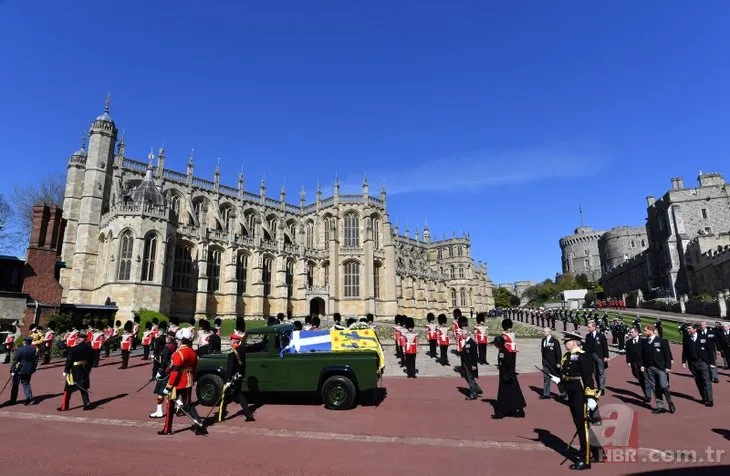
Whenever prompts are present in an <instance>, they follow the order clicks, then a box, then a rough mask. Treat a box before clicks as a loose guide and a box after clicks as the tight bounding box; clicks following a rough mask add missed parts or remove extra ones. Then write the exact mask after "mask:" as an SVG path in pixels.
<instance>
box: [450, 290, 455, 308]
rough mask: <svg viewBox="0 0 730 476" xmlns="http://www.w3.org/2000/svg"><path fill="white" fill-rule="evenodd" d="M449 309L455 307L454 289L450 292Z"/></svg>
mask: <svg viewBox="0 0 730 476" xmlns="http://www.w3.org/2000/svg"><path fill="white" fill-rule="evenodd" d="M451 307H456V289H452V290H451Z"/></svg>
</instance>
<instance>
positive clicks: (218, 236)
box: [208, 230, 228, 241]
mask: <svg viewBox="0 0 730 476" xmlns="http://www.w3.org/2000/svg"><path fill="white" fill-rule="evenodd" d="M208 238H212V239H214V240H218V241H228V232H227V231H226V230H208Z"/></svg>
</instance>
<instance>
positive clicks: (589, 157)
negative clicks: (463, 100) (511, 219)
mask: <svg viewBox="0 0 730 476" xmlns="http://www.w3.org/2000/svg"><path fill="white" fill-rule="evenodd" d="M603 165H605V160H604V159H603V158H601V157H600V156H597V155H596V154H590V153H576V152H574V151H570V150H568V148H564V147H550V148H541V149H530V150H521V151H512V152H504V153H495V152H488V151H484V152H478V153H473V154H469V155H466V156H461V157H458V156H457V157H452V158H448V159H439V160H432V161H429V162H425V163H424V164H422V165H420V166H417V167H413V168H404V169H402V170H390V171H387V170H382V171H372V173H371V172H370V171H368V176H369V177H372V179H371V183H370V188H371V189H370V193H371V195H375V194H377V193H378V191H379V190H380V184H381V183H382V182H384V183H385V185H386V189H387V192H388V194H389V195H395V194H399V193H411V192H451V191H461V192H463V191H478V190H481V189H484V188H488V187H497V186H501V185H517V184H524V183H529V182H536V181H541V180H549V179H559V178H583V177H591V176H594V175H596V174H598V172H599V171H600V169H601V168H602V166H603ZM361 186H362V177H355V176H349V177H347V179H345V180H341V188H340V193H359V192H360V190H361ZM328 188H330V190H328V191H331V187H328Z"/></svg>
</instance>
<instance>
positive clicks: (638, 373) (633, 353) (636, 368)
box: [626, 327, 651, 403]
mask: <svg viewBox="0 0 730 476" xmlns="http://www.w3.org/2000/svg"><path fill="white" fill-rule="evenodd" d="M630 332H631V337H630V338H629V339H628V340H627V341H626V365H628V366H629V367H630V368H631V373H632V375H633V376H634V378H636V380H638V381H639V385H640V386H641V391H642V392H643V393H644V401H645V402H646V403H649V402H650V401H651V398H649V392H648V390H647V388H646V375H645V374H644V372H643V371H642V370H641V368H642V367H643V366H644V360H643V358H642V355H641V354H642V348H643V345H644V343H643V339H641V336H640V335H639V329H637V328H636V327H632V328H631V331H630Z"/></svg>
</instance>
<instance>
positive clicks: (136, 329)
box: [132, 314, 142, 350]
mask: <svg viewBox="0 0 730 476" xmlns="http://www.w3.org/2000/svg"><path fill="white" fill-rule="evenodd" d="M141 320H142V318H141V317H139V314H135V315H134V324H132V350H137V339H139V323H140V322H141Z"/></svg>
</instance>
